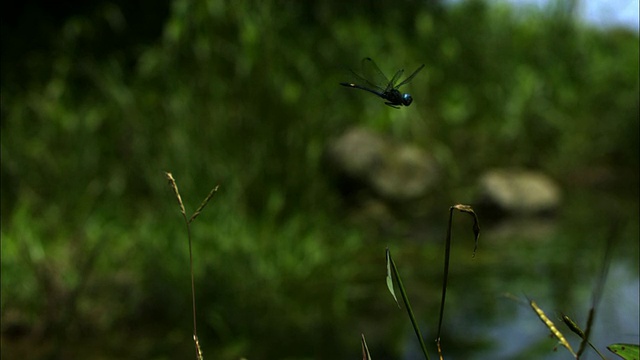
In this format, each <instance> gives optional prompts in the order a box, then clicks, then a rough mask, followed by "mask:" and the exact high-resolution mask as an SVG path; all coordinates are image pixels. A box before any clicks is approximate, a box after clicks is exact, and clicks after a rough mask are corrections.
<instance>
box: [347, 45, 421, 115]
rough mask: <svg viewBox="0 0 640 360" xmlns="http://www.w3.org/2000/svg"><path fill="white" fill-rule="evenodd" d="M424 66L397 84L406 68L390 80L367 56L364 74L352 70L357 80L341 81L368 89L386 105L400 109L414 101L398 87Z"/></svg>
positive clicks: (363, 64)
mask: <svg viewBox="0 0 640 360" xmlns="http://www.w3.org/2000/svg"><path fill="white" fill-rule="evenodd" d="M423 67H424V64H422V65H420V67H418V68H417V69H416V71H414V72H413V74H411V75H409V77H407V78H406V79H404V80H403V81H401V82H400V83H398V84H396V82H397V81H398V80H399V79H400V77H401V76H402V74H404V69H400V70H398V71H397V72H396V74H395V75H394V76H393V78H391V80H389V79H388V78H387V77H386V76H385V75H384V73H383V72H382V71H381V70H380V68H379V67H378V65H376V63H375V62H374V61H373V60H372V59H371V58H368V57H367V58H364V59H363V60H362V71H363V72H364V73H363V75H364V76H361V75H358V74H356V72H354V71H353V70H351V72H352V73H353V75H354V76H355V79H356V82H355V83H347V82H341V83H340V85H342V86H346V87H351V88H354V89H360V90H364V91H368V92H370V93H372V94H375V95H377V96H379V97H381V98H382V99H384V100H386V102H385V104H386V105H388V106H391V107H392V108H395V109H399V108H400V106H403V105H404V106H409V105H411V102H413V98H412V97H411V95H410V94H408V93H401V92H400V90H398V89H399V88H400V86H402V85H405V84H407V83H408V82H409V81H411V80H412V79H413V78H414V77H415V76H416V74H417V73H418V72H420V70H422V68H423Z"/></svg>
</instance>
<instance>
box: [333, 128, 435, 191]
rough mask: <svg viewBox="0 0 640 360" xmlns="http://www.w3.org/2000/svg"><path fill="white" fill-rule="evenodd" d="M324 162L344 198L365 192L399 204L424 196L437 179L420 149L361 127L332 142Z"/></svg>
mask: <svg viewBox="0 0 640 360" xmlns="http://www.w3.org/2000/svg"><path fill="white" fill-rule="evenodd" d="M326 160H327V163H328V164H329V167H330V168H331V170H332V172H333V173H334V175H335V176H336V179H337V180H338V184H340V186H341V190H342V191H343V192H346V193H347V195H348V194H349V193H353V192H358V191H361V190H365V191H369V192H370V193H372V194H373V195H374V196H376V197H380V198H382V199H384V200H388V201H392V202H403V201H408V200H413V199H417V198H419V197H421V196H423V195H425V194H426V193H427V192H428V191H429V190H430V189H431V188H432V187H433V186H434V184H435V183H436V182H437V180H438V178H439V171H438V166H437V164H436V162H435V160H434V159H433V157H431V156H430V155H429V154H427V153H426V152H425V151H424V150H422V149H421V148H419V147H417V146H415V145H409V144H402V143H398V142H395V141H393V140H391V139H389V138H387V137H384V136H382V135H380V134H377V133H375V132H373V131H370V130H367V129H363V128H353V129H351V130H349V131H347V132H346V133H344V134H343V135H341V136H339V137H338V138H336V139H335V140H334V141H332V142H331V143H330V144H329V145H328V147H327V151H326Z"/></svg>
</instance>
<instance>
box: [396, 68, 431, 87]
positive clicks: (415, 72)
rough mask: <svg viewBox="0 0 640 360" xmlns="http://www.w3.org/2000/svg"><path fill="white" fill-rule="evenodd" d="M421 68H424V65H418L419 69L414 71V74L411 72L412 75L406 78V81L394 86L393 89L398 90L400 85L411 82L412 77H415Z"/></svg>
mask: <svg viewBox="0 0 640 360" xmlns="http://www.w3.org/2000/svg"><path fill="white" fill-rule="evenodd" d="M423 67H424V64H422V65H420V67H419V68H417V69H416V71H414V72H413V74H411V75H409V77H408V78H406V79H404V81H403V82H401V83H400V84H398V85H396V87H395V88H396V89H397V88H399V87H400V86H402V85H404V84H406V83H408V82H409V81H411V79H413V77H414V76H416V74H417V73H418V72H420V70H422V68H423ZM396 75H397V74H396Z"/></svg>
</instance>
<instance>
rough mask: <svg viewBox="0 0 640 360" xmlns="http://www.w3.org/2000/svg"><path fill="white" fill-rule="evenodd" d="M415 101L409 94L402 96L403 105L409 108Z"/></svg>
mask: <svg viewBox="0 0 640 360" xmlns="http://www.w3.org/2000/svg"><path fill="white" fill-rule="evenodd" d="M412 101H413V98H412V97H411V95H409V94H403V95H402V104H403V105H404V106H409V105H411V102H412Z"/></svg>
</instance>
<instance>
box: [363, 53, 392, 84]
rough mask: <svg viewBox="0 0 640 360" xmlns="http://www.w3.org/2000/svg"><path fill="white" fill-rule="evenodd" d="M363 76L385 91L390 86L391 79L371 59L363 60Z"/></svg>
mask: <svg viewBox="0 0 640 360" xmlns="http://www.w3.org/2000/svg"><path fill="white" fill-rule="evenodd" d="M362 75H363V76H364V77H365V78H367V79H368V80H369V82H371V83H373V84H374V85H376V86H377V87H378V88H381V89H382V90H383V91H384V90H385V89H386V88H387V86H388V85H389V79H388V78H387V77H386V76H385V75H384V73H383V72H382V71H381V70H380V68H379V67H378V65H376V63H375V62H374V61H373V60H372V59H371V58H364V59H362Z"/></svg>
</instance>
